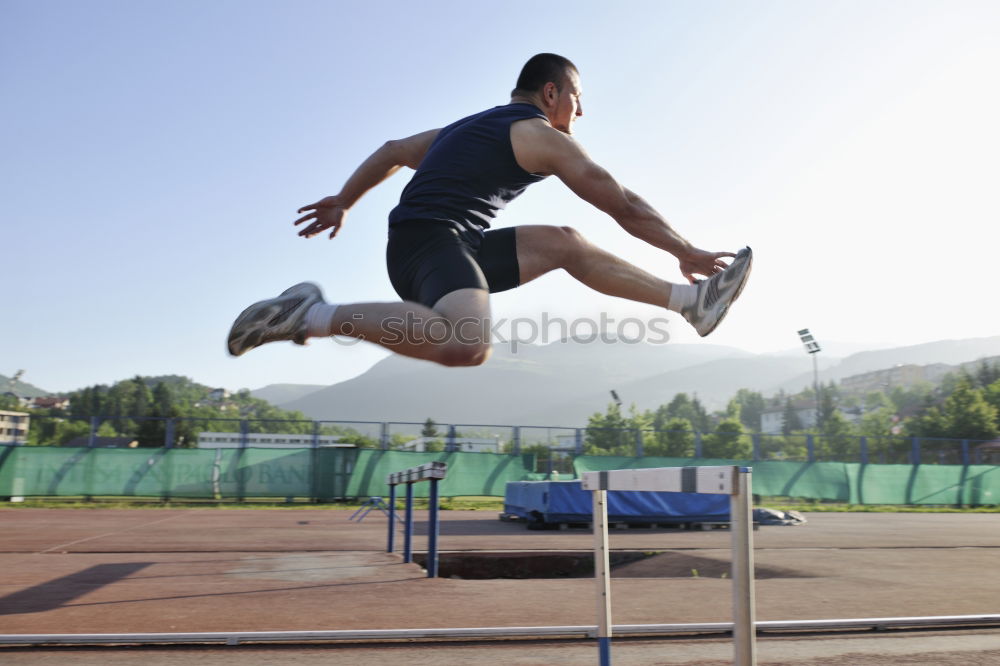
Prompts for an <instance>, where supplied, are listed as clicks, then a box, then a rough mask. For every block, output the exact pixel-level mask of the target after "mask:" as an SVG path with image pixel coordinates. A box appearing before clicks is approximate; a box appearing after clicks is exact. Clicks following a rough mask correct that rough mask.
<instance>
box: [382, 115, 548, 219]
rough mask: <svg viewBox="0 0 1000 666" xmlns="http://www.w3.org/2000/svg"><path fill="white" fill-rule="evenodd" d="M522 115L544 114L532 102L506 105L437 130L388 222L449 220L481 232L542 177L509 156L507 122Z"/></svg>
mask: <svg viewBox="0 0 1000 666" xmlns="http://www.w3.org/2000/svg"><path fill="white" fill-rule="evenodd" d="M526 118H545V114H544V113H542V112H541V110H539V109H538V107H536V106H534V105H533V104H524V103H515V104H508V105H506V106H497V107H494V108H492V109H489V110H487V111H483V112H482V113H477V114H475V115H473V116H469V117H468V118H463V119H462V120H459V121H458V122H455V123H452V124H451V125H448V126H447V127H445V128H444V129H442V130H441V131H440V132H439V133H438V135H437V137H436V138H435V139H434V142H433V143H432V144H431V146H430V148H429V149H428V150H427V154H426V155H425V156H424V160H423V162H421V163H420V166H419V167H418V168H417V172H416V173H415V174H413V178H412V179H411V180H410V182H409V183H408V184H407V186H406V188H405V189H403V194H402V196H400V199H399V205H398V206H396V207H395V208H393V209H392V211H391V212H390V213H389V225H390V226H393V225H396V224H400V223H403V222H412V221H435V222H448V223H451V224H454V225H458V226H459V227H461V228H463V229H468V230H470V231H474V232H476V233H478V234H482V233H483V230H484V229H488V228H489V226H490V223H491V222H492V221H493V219H494V218H496V216H497V213H498V212H500V211H501V210H503V208H504V207H505V206H506V205H507V204H508V203H510V202H511V201H513V200H514V199H515V198H516V197H518V196H519V195H520V194H521V193H522V192H524V190H525V188H527V187H528V185H530V184H532V183H537V182H538V181H540V180H542V179H543V178H544V177H545V176H540V175H536V174H532V173H528V172H527V171H525V170H524V169H522V168H521V167H520V165H518V163H517V160H516V159H515V158H514V149H513V147H511V145H510V126H511V124H512V123H514V122H516V121H518V120H524V119H526Z"/></svg>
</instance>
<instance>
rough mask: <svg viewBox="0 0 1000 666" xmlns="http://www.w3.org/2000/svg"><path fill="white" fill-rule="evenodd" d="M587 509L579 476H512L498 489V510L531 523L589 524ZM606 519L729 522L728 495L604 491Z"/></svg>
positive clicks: (587, 495)
mask: <svg viewBox="0 0 1000 666" xmlns="http://www.w3.org/2000/svg"><path fill="white" fill-rule="evenodd" d="M592 510H593V505H592V499H591V494H590V491H589V490H584V489H583V488H582V487H581V486H580V482H579V481H512V482H509V483H508V484H507V487H506V489H505V491H504V512H505V513H506V514H508V515H511V516H517V517H518V518H523V519H525V520H528V521H530V522H532V523H536V524H537V523H542V524H544V523H589V522H591V520H592V514H591V512H592ZM608 521H609V522H614V523H661V524H664V525H666V524H670V523H676V524H681V523H697V522H702V523H707V522H729V496H728V495H707V494H703V493H661V492H640V491H635V490H609V491H608Z"/></svg>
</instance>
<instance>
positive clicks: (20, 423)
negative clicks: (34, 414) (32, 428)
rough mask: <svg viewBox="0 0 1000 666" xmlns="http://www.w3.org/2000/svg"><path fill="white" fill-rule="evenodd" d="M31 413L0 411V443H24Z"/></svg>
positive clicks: (26, 439)
mask: <svg viewBox="0 0 1000 666" xmlns="http://www.w3.org/2000/svg"><path fill="white" fill-rule="evenodd" d="M30 421H31V414H25V413H24V412H6V411H0V444H25V443H27V441H28V426H29V424H30Z"/></svg>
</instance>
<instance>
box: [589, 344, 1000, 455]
mask: <svg viewBox="0 0 1000 666" xmlns="http://www.w3.org/2000/svg"><path fill="white" fill-rule="evenodd" d="M803 406H808V407H809V408H811V409H814V410H815V417H816V418H815V424H814V425H811V427H807V426H806V424H805V423H803V420H804V419H802V418H801V416H800V413H801V411H802V409H803ZM776 409H780V410H782V419H781V421H782V427H781V436H780V437H766V438H761V439H760V442H761V445H762V447H763V449H764V450H763V451H762V453H763V454H764V455H765V457H795V458H802V457H804V455H805V448H806V438H805V437H804V436H805V435H818V436H819V437H817V438H815V445H816V447H817V450H816V453H817V454H818V456H819V457H820V458H821V459H822V458H825V459H842V458H844V457H845V456H849V455H852V453H855V452H856V451H857V447H858V442H859V441H860V438H861V437H862V436H863V437H866V438H867V441H868V442H869V447H870V453H871V454H872V455H875V456H879V455H883V457H884V454H885V453H887V452H891V450H892V449H894V448H895V449H899V448H901V447H905V446H907V444H906V443H905V442H904V441H903V440H904V439H908V438H912V437H922V438H942V439H951V440H976V441H983V440H992V439H994V438H996V437H997V436H998V435H1000V362H993V363H989V362H987V361H982V362H980V363H979V365H978V366H977V367H976V368H975V370H973V371H969V370H961V371H958V372H955V373H951V374H948V375H946V376H945V377H944V378H943V379H942V381H941V383H940V384H938V385H936V386H935V385H933V384H931V383H918V384H915V385H911V386H905V387H904V386H897V387H892V388H887V389H886V390H878V391H870V392H868V393H864V394H848V393H845V392H843V391H841V389H840V388H839V387H838V386H837V385H836V384H834V383H832V382H831V383H829V384H827V385H823V386H820V387H819V399H818V400H817V399H816V392H815V391H814V390H813V389H804V390H802V391H800V392H798V393H795V394H786V393H785V392H779V393H778V394H777V395H775V396H772V397H770V398H766V397H765V396H764V395H763V394H761V393H760V392H757V391H751V390H749V389H740V390H739V391H738V392H737V393H736V395H735V396H733V398H731V399H730V400H729V402H728V404H727V405H726V408H725V409H724V410H720V411H715V412H712V413H709V412H708V411H707V410H706V409H705V407H704V406H703V405H702V403H701V402H700V401H699V400H698V397H697V396H689V395H688V394H686V393H678V394H676V395H675V396H674V397H673V398H672V399H671V401H670V402H669V403H667V404H664V405H661V406H659V407H658V408H656V409H653V410H645V411H640V410H638V409H637V408H636V407H635V405H632V406H631V407H630V408H629V409H628V410H627V411H624V410H623V409H622V407H621V405H620V404H618V403H609V405H608V407H607V409H606V411H605V412H603V413H595V414H593V415H592V416H591V417H590V419H589V420H588V424H587V431H586V439H585V442H584V452H585V453H587V454H589V455H635V452H636V450H637V448H638V445H639V444H640V443H641V445H642V449H643V452H644V454H645V455H650V456H668V457H693V456H694V454H695V450H696V438H700V443H701V452H702V456H703V457H706V458H729V459H746V458H749V457H750V456H751V454H752V447H753V443H752V440H751V438H750V437H749V435H751V434H754V433H760V431H761V415H762V414H763V413H764V412H766V411H774V410H776ZM810 420H811V419H810Z"/></svg>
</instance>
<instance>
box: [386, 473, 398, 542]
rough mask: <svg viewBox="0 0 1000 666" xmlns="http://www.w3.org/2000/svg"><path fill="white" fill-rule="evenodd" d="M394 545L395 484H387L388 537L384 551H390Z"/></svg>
mask: <svg viewBox="0 0 1000 666" xmlns="http://www.w3.org/2000/svg"><path fill="white" fill-rule="evenodd" d="M395 545H396V484H392V485H390V486H389V537H388V540H387V541H386V547H385V551H386V552H387V553H391V552H392V551H393V550H394V549H395Z"/></svg>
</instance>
